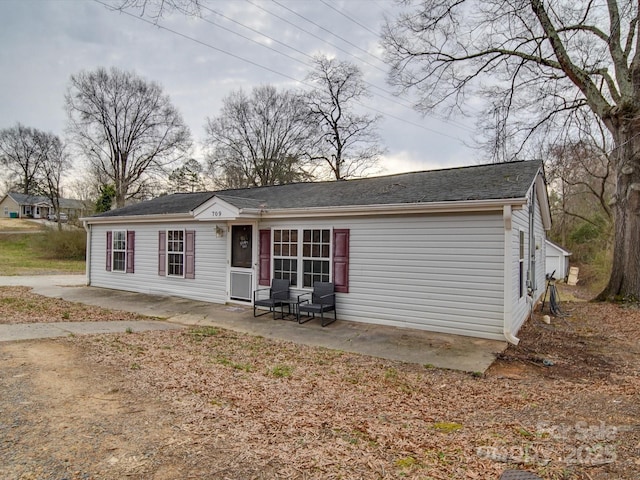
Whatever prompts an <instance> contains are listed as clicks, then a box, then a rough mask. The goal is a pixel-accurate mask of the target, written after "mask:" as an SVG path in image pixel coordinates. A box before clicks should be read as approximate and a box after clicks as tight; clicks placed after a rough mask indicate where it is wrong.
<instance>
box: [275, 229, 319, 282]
mask: <svg viewBox="0 0 640 480" xmlns="http://www.w3.org/2000/svg"><path fill="white" fill-rule="evenodd" d="M273 277H274V278H278V279H287V280H289V281H290V282H291V286H292V287H294V288H312V287H313V284H314V283H315V282H328V281H330V279H331V230H330V229H328V228H326V229H307V228H301V229H274V230H273Z"/></svg>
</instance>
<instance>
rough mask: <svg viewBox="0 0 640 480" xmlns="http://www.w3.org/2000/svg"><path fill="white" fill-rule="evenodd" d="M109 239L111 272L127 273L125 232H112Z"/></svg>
mask: <svg viewBox="0 0 640 480" xmlns="http://www.w3.org/2000/svg"><path fill="white" fill-rule="evenodd" d="M111 238H112V242H111V256H112V260H111V270H112V271H113V272H123V273H124V272H126V271H127V232H126V231H125V230H114V232H113V234H112V237H111Z"/></svg>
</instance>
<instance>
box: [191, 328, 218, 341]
mask: <svg viewBox="0 0 640 480" xmlns="http://www.w3.org/2000/svg"><path fill="white" fill-rule="evenodd" d="M219 334H220V330H219V329H218V328H216V327H196V328H192V329H190V330H188V331H187V332H185V335H188V336H189V337H191V339H192V340H195V341H196V342H201V341H202V340H204V339H205V338H207V337H215V336H216V335H219Z"/></svg>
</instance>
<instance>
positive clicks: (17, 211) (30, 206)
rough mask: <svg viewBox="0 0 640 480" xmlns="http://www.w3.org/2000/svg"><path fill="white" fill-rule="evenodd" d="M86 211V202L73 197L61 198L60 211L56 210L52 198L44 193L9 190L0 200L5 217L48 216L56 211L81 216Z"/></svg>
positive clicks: (0, 214)
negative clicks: (27, 193)
mask: <svg viewBox="0 0 640 480" xmlns="http://www.w3.org/2000/svg"><path fill="white" fill-rule="evenodd" d="M86 211H87V209H86V207H85V204H84V202H82V201H81V200H74V199H71V198H61V199H60V212H54V211H53V205H52V204H51V200H49V198H47V197H45V196H42V195H26V194H24V193H17V192H9V193H7V194H6V195H5V196H4V197H3V198H2V200H0V216H2V217H5V218H47V217H48V216H49V214H56V213H66V214H67V215H68V217H69V218H79V217H81V216H82V215H85V214H86Z"/></svg>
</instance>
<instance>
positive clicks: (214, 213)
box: [211, 210, 222, 217]
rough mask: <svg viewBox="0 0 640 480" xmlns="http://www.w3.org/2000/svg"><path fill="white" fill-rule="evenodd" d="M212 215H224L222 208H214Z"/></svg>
mask: <svg viewBox="0 0 640 480" xmlns="http://www.w3.org/2000/svg"><path fill="white" fill-rule="evenodd" d="M211 215H212V216H214V217H221V216H222V210H212V211H211Z"/></svg>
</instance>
